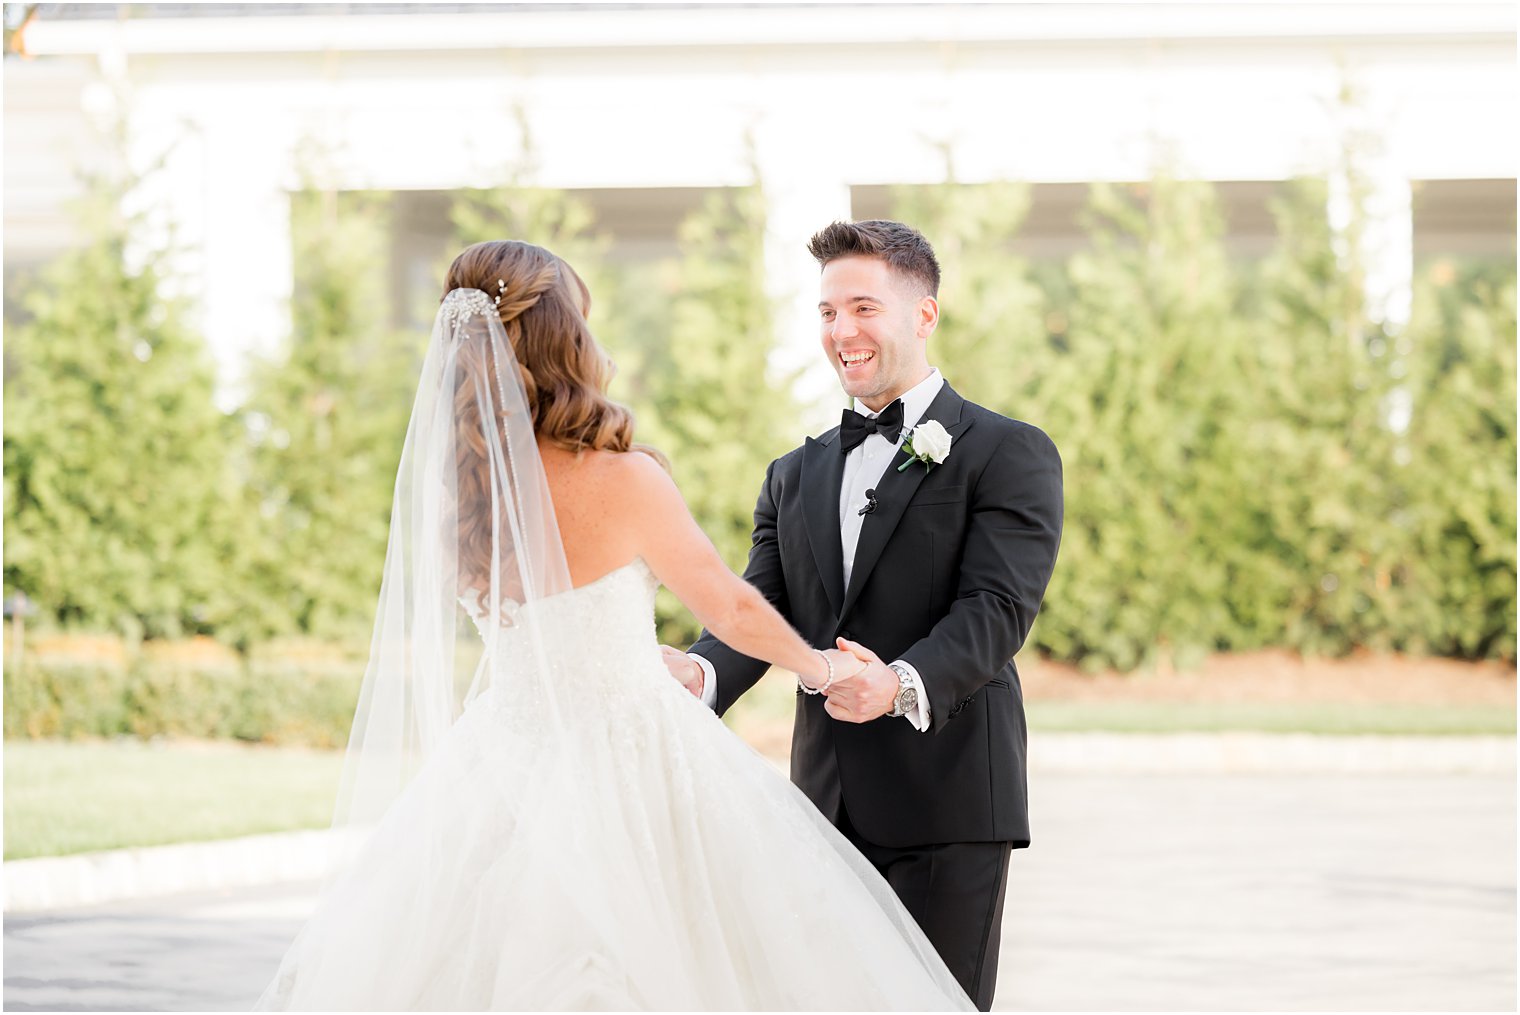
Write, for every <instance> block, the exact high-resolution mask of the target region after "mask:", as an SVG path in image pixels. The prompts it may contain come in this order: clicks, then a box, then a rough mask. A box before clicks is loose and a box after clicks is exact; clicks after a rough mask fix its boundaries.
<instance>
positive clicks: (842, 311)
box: [818, 257, 939, 412]
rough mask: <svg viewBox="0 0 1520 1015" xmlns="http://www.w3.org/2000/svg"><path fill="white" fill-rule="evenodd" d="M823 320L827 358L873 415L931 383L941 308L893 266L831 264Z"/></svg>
mask: <svg viewBox="0 0 1520 1015" xmlns="http://www.w3.org/2000/svg"><path fill="white" fill-rule="evenodd" d="M818 317H819V323H820V327H821V332H820V334H821V338H822V340H823V351H824V352H825V353H826V354H827V355H828V357H829V362H830V363H832V364H833V365H834V372H835V373H836V374H838V375H839V383H840V384H841V385H843V387H844V390H845V394H847V395H850V396H851V397H852V398H858V399H860V400H861V401H862V402H864V403H865V404H866V405H867V406H868V407H869V408H870V409H871V411H872V412H880V411H881V410H882V409H884V408H885V407H886V406H887V405H889V404H890V403H891V402H892V400H893V399H895V398H896V397H897V396H899V395H901V394H902V393H903V392H904V391H907V390H908V389H909V388H911V387H913V385H915V384H917V383H918V382H919V381H921V380H923V379H924V378H925V377H927V376H929V359H928V351H927V349H928V338H929V335H930V334H932V333H933V331H934V326H935V325H936V324H937V323H938V322H939V305H938V303H936V302H935V300H934V297H933V296H930V295H929V294H928V293H927V292H925V291H924V287H923V286H922V284H920V283H918V282H916V281H915V280H914V279H911V278H907V277H904V276H903V275H902V274H901V273H900V272H898V271H896V270H894V269H893V268H892V266H891V265H889V264H887V262H885V261H883V260H881V259H879V258H875V257H841V258H838V259H837V260H833V261H830V262H829V263H828V264H826V265H824V266H823V281H822V292H821V296H820V299H819V301H818Z"/></svg>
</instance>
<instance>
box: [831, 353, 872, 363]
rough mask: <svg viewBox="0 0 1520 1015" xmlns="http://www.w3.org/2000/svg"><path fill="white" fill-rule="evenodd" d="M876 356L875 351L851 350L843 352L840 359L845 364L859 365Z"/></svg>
mask: <svg viewBox="0 0 1520 1015" xmlns="http://www.w3.org/2000/svg"><path fill="white" fill-rule="evenodd" d="M875 356H876V354H875V353H874V352H849V353H841V354H840V356H839V359H840V362H842V363H844V365H845V366H858V365H859V364H861V363H864V362H866V361H867V360H869V359H872V358H874V357H875Z"/></svg>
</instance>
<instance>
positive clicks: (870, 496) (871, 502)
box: [855, 489, 876, 515]
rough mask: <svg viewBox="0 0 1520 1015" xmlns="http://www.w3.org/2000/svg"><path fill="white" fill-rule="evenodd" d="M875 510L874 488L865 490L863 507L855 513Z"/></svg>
mask: <svg viewBox="0 0 1520 1015" xmlns="http://www.w3.org/2000/svg"><path fill="white" fill-rule="evenodd" d="M875 510H876V491H875V490H874V489H872V490H867V491H866V506H865V507H863V508H861V509H860V510H859V511H857V512H855V513H856V514H858V515H868V514H870V513H871V512H872V511H875Z"/></svg>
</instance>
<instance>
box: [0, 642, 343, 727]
mask: <svg viewBox="0 0 1520 1015" xmlns="http://www.w3.org/2000/svg"><path fill="white" fill-rule="evenodd" d="M363 675H364V673H363V668H362V664H354V665H335V664H331V663H322V664H299V663H291V662H274V661H263V662H261V661H253V662H249V663H245V664H225V663H209V664H200V665H189V664H184V663H167V662H162V661H154V660H148V659H138V660H135V661H134V662H132V663H130V664H128V665H125V666H118V665H112V664H110V663H88V664H86V663H77V662H67V663H65V662H54V661H49V660H39V659H28V660H26V661H24V662H22V664H21V665H20V666H19V667H15V668H11V667H8V668H7V670H6V673H5V735H6V736H7V737H30V738H36V737H64V738H76V737H110V736H121V735H128V736H137V737H144V738H147V737H153V736H176V737H205V738H214V739H236V740H246V741H255V742H260V743H270V744H304V745H308V746H311V747H341V746H342V745H343V744H344V743H346V742H347V740H348V727H349V723H350V722H351V721H352V719H353V712H354V704H355V703H356V702H357V700H358V696H359V683H360V680H361V679H362V678H363Z"/></svg>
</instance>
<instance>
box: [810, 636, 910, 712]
mask: <svg viewBox="0 0 1520 1015" xmlns="http://www.w3.org/2000/svg"><path fill="white" fill-rule="evenodd" d="M838 645H839V647H840V649H842V650H843V651H845V652H848V653H850V654H851V655H852V656H854V657H855V658H857V659H859V660H860V661H861V662H863V663H865V666H864V667H863V668H861V670H860V671H859V672H857V673H855V674H853V675H851V676H848V677H844V678H842V679H839V680H835V681H834V683H833V686H831V687H830V688H829V692H828V694H829V700H828V701H826V702H825V703H824V706H823V708H824V711H826V712H828V714H829V715H831V716H833V717H834V718H835V719H838V720H840V721H841V722H870V721H871V720H872V719H879V718H880V717H881V716H884V715H886V714H887V713H888V712H890V711H892V702H893V700H894V699H896V697H897V689H898V686H899V681H898V679H897V674H896V673H893V672H892V671H891V670H890V669H889V668H888V667H887V664H886V663H884V662H882V661H881V657H880V656H878V655H877V654H876V653H875V652H872V651H871V650H870V649H868V648H866V647H865V646H864V645H862V644H860V643H859V642H853V641H850V640H849V639H847V638H840V639H839V640H838Z"/></svg>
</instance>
